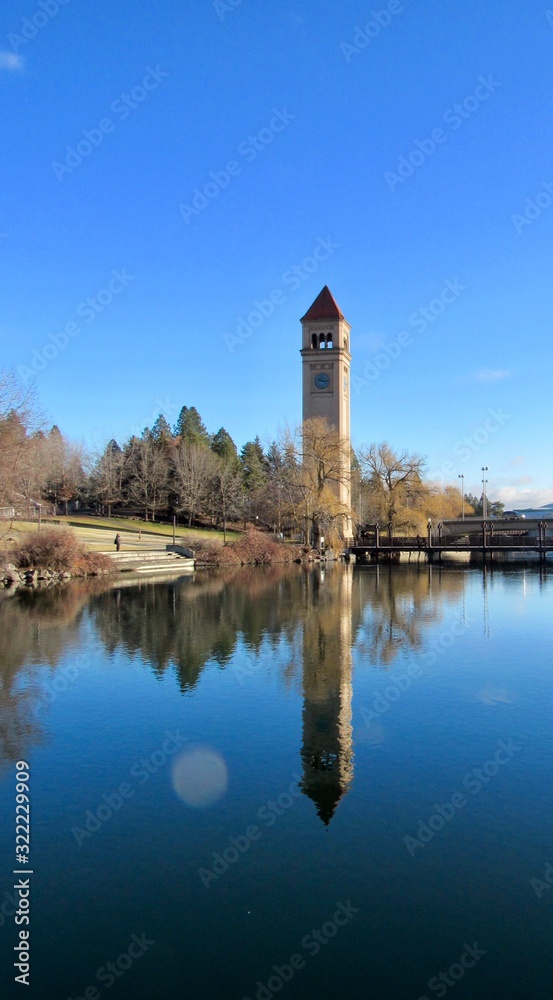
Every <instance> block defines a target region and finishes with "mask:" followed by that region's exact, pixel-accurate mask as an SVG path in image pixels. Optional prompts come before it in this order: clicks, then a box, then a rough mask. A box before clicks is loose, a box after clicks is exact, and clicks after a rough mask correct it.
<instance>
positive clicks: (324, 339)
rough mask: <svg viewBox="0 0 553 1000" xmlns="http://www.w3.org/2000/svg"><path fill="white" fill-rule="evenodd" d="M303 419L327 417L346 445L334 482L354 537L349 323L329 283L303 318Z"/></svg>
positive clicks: (348, 532)
mask: <svg viewBox="0 0 553 1000" xmlns="http://www.w3.org/2000/svg"><path fill="white" fill-rule="evenodd" d="M301 326H302V349H301V359H302V367H303V421H304V423H305V421H306V420H310V419H311V418H312V417H324V418H325V419H326V420H327V421H328V423H329V426H330V427H332V428H333V429H334V430H335V431H336V432H337V433H338V435H339V438H340V441H341V443H342V446H343V454H342V459H341V461H342V465H343V475H341V476H340V482H336V483H335V484H334V491H335V493H336V496H337V499H338V500H339V502H340V506H341V507H343V509H344V511H345V512H346V511H347V516H346V517H345V521H344V528H343V532H344V535H345V537H346V538H349V537H351V535H352V527H351V517H350V516H349V512H350V510H351V483H350V475H351V462H350V453H351V429H350V367H351V354H350V338H349V334H350V326H349V323H348V322H347V320H346V319H345V317H344V315H343V314H342V312H341V311H340V309H339V307H338V305H337V304H336V302H335V300H334V298H333V296H332V294H331V292H330V290H329V288H328V287H327V285H325V287H324V288H323V290H322V292H320V294H319V295H318V296H317V298H316V299H315V301H314V303H313V305H312V306H311V307H310V308H309V309H308V310H307V312H306V314H305V316H302V318H301Z"/></svg>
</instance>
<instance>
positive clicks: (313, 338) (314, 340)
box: [311, 333, 319, 348]
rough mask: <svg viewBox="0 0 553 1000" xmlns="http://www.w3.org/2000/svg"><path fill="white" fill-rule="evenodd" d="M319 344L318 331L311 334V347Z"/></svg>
mask: <svg viewBox="0 0 553 1000" xmlns="http://www.w3.org/2000/svg"><path fill="white" fill-rule="evenodd" d="M318 346H319V341H318V338H317V334H316V333H312V334H311V347H312V348H315V347H318Z"/></svg>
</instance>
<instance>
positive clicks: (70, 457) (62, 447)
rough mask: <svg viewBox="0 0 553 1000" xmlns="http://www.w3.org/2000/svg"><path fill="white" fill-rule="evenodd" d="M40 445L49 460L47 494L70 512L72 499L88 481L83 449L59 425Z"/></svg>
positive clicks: (47, 462) (47, 460)
mask: <svg viewBox="0 0 553 1000" xmlns="http://www.w3.org/2000/svg"><path fill="white" fill-rule="evenodd" d="M41 447H42V449H43V454H44V460H45V462H46V484H45V493H46V496H47V497H48V499H49V500H51V501H52V503H53V504H55V505H56V506H57V505H58V504H60V503H61V504H63V505H64V506H65V513H66V514H67V509H68V503H69V501H70V500H73V499H75V497H77V496H78V493H79V490H80V489H81V488H82V486H83V485H84V482H85V472H84V467H83V466H84V462H85V454H84V448H83V447H82V446H81V445H77V444H74V443H73V442H71V441H69V440H68V439H67V438H66V437H64V436H63V434H61V432H60V430H59V427H57V426H56V425H54V427H52V429H51V431H50V433H49V434H48V435H47V436H46V437H45V439H44V441H43V442H42V445H41Z"/></svg>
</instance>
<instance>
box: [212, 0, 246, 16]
mask: <svg viewBox="0 0 553 1000" xmlns="http://www.w3.org/2000/svg"><path fill="white" fill-rule="evenodd" d="M243 3H244V0H213V9H214V11H215V13H216V14H217V17H218V18H219V20H220V21H224V20H225V17H226V16H227V14H233V13H234V11H235V10H236V8H237V7H240V6H241V5H242V4H243Z"/></svg>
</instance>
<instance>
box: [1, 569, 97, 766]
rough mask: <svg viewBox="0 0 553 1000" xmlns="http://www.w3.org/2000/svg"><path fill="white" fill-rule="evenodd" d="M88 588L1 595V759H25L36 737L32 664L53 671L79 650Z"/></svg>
mask: <svg viewBox="0 0 553 1000" xmlns="http://www.w3.org/2000/svg"><path fill="white" fill-rule="evenodd" d="M89 595H90V589H89V588H87V587H86V586H81V585H79V584H75V585H73V586H71V587H63V588H61V587H60V588H55V589H54V588H52V589H50V590H47V591H41V592H37V591H31V590H17V591H15V592H13V591H11V592H10V591H7V592H4V593H1V595H0V758H1V760H2V762H3V763H4V764H6V763H8V762H13V761H15V760H19V758H20V757H21V756H24V754H25V752H26V749H27V748H28V746H29V744H30V743H32V742H36V741H37V740H38V739H39V738H40V722H39V720H38V718H37V714H36V711H35V710H34V709H35V707H36V702H37V698H39V696H40V689H39V686H38V685H37V684H36V681H35V680H34V674H35V671H34V670H33V667H35V666H37V665H39V664H40V665H47V666H49V667H51V668H52V669H54V667H55V666H56V664H57V663H58V661H59V659H60V658H61V656H62V654H63V652H64V650H65V649H66V648H67V646H68V645H71V644H74V645H75V647H77V646H78V641H79V629H80V618H81V612H82V609H83V607H84V605H85V604H86V603H87V601H88V598H89Z"/></svg>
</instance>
